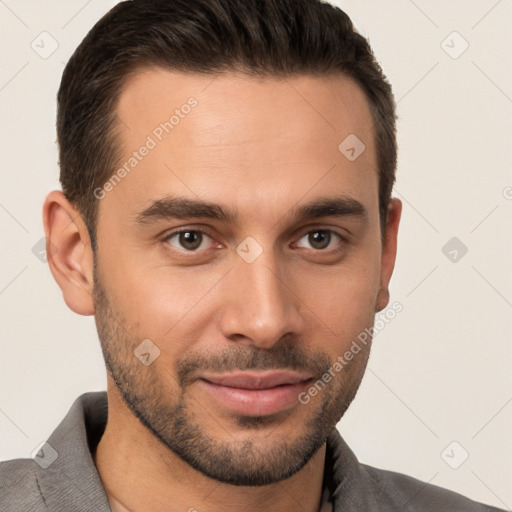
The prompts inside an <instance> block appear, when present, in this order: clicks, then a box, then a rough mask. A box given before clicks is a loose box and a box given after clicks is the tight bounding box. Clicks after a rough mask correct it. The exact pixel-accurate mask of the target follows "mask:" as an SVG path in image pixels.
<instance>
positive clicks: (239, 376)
mask: <svg viewBox="0 0 512 512" xmlns="http://www.w3.org/2000/svg"><path fill="white" fill-rule="evenodd" d="M201 378H202V379H204V380H207V381H208V382H211V383H213V384H218V385H220V386H227V387H230V388H243V389H268V388H273V387H275V386H281V385H284V384H297V383H298V382H304V381H306V380H309V379H310V378H311V374H308V373H304V372H297V371H293V370H266V371H263V372H262V371H259V372H258V371H249V370H244V371H235V372H229V373H211V374H203V375H201Z"/></svg>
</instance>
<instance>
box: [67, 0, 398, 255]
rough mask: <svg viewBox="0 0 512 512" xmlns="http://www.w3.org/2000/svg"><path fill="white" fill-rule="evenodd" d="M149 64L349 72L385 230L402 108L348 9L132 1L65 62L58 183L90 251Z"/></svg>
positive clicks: (308, 0)
mask: <svg viewBox="0 0 512 512" xmlns="http://www.w3.org/2000/svg"><path fill="white" fill-rule="evenodd" d="M150 66H159V67H163V68H165V69H171V70H175V71H182V72H197V73H218V72H222V71H229V70H239V71H243V72H245V73H247V74H250V75H260V76H290V75H293V74H299V73H301V74H304V73H309V74H313V75H317V76H318V75H326V74H332V73H341V74H344V75H346V76H348V77H351V78H352V79H353V80H355V81H356V83H357V84H358V85H359V86H360V87H361V88H362V90H363V91H364V93H365V95H366V98H367V100H368V102H369V106H370V109H371V113H372V117H373V123H374V127H375V137H376V140H375V142H376V147H377V162H378V173H379V209H380V219H381V226H382V230H383V232H384V227H385V222H386V218H387V207H388V204H389V201H390V198H391V190H392V187H393V183H394V181H395V172H396V162H397V148H396V105H395V100H394V97H393V93H392V90H391V86H390V84H389V82H388V81H387V79H386V77H385V76H384V74H383V72H382V69H381V67H380V66H379V64H378V62H377V61H376V59H375V56H374V54H373V52H372V49H371V47H370V45H369V43H368V41H367V40H366V39H365V38H364V37H363V36H361V35H360V34H359V33H357V32H356V30H355V28H354V26H353V24H352V21H351V20H350V18H349V17H348V16H347V14H345V13H344V12H343V11H342V10H341V9H339V8H337V7H335V6H333V5H330V4H328V3H325V2H322V1H320V0H132V1H124V2H120V3H119V4H117V5H116V6H115V7H114V8H112V9H111V10H110V11H109V12H108V13H107V14H105V15H104V16H103V17H102V18H101V19H100V20H99V21H98V22H97V23H96V24H95V25H94V27H93V28H92V29H91V30H90V31H89V33H88V34H87V36H86V37H85V38H84V40H83V41H82V42H81V43H80V45H79V46H78V48H77V49H76V50H75V52H74V54H73V55H72V57H71V58H70V60H69V62H68V63H67V65H66V68H65V69H64V72H63V76H62V81H61V84H60V88H59V92H58V106H57V139H58V143H59V151H60V153H59V164H60V181H61V184H62V188H63V192H64V194H65V195H66V197H67V198H68V200H69V201H70V202H71V203H72V204H73V205H74V206H75V207H76V208H77V209H78V211H79V212H80V213H81V215H82V217H83V219H84V222H85V224H86V226H87V228H88V230H89V234H90V235H91V241H92V246H93V249H95V247H96V243H95V232H96V222H97V212H98V199H97V198H96V197H95V196H94V193H93V191H94V190H95V189H96V188H97V187H101V186H102V185H103V184H104V183H105V182H106V181H107V180H108V179H109V178H110V176H111V175H112V174H113V172H114V169H115V167H116V165H117V164H118V162H119V161H120V158H121V156H122V155H121V154H120V151H121V147H120V144H119V141H118V139H117V137H116V134H117V129H118V128H119V124H120V122H119V119H118V118H117V117H116V106H117V100H118V99H119V96H120V91H121V89H122V86H123V84H124V83H125V82H126V79H127V77H128V75H129V74H131V73H133V72H134V71H137V70H139V69H143V68H147V67H150ZM340 142H341V141H340Z"/></svg>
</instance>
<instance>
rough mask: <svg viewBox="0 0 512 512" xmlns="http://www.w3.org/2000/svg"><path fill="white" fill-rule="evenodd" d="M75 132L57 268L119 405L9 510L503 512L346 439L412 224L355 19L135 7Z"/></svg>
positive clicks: (109, 398)
mask: <svg viewBox="0 0 512 512" xmlns="http://www.w3.org/2000/svg"><path fill="white" fill-rule="evenodd" d="M57 128H58V140H59V146H60V167H61V183H62V187H63V192H60V191H53V192H51V193H50V194H49V195H48V197H47V199H46V202H45V206H44V224H45V231H46V237H47V252H48V261H49V264H50V268H51V271H52V274H53V276H54V277H55V279H56V281H57V283H58V285H59V286H60V288H61V289H62V293H63V296H64V300H65V302H66V304H67V305H68V306H69V307H70V308H71V309H72V310H73V311H74V312H76V313H78V314H81V315H94V316H95V320H96V324H97V329H98V335H99V339H100V342H101V347H102V351H103V355H104V358H105V363H106V367H107V370H108V388H107V393H86V394H84V395H82V396H81V397H79V398H78V399H77V401H76V402H75V403H74V405H73V407H72V408H71V410H70V412H69V413H68V415H67V416H66V418H65V419H64V420H63V422H62V423H61V424H60V425H59V427H58V428H57V429H56V430H55V431H54V433H53V434H52V436H51V437H50V438H49V439H48V442H47V443H45V444H44V445H43V446H42V447H41V450H40V451H39V453H38V454H37V455H36V456H35V457H34V460H32V459H20V460H14V461H7V462H3V463H1V464H0V485H1V492H0V499H1V504H2V510H5V511H14V510H16V511H18V510H31V511H34V510H35V511H38V510H50V511H71V510H72V511H108V510H113V511H115V512H125V511H157V512H158V511H162V512H163V511H189V512H191V511H231V510H247V511H254V512H258V511H266V512H269V511H270V512H273V511H280V512H282V511H285V512H288V511H289V512H292V511H305V512H317V511H319V510H320V511H322V512H325V511H329V510H334V511H349V510H354V511H355V510H357V511H365V510H370V511H372V510H378V511H391V510H405V511H413V510H414V511H427V510H429V511H442V510H446V511H448V510H449V511H457V510H460V511H463V510H464V511H484V510H497V509H494V508H491V507H486V506H484V505H481V504H478V503H475V502H473V501H470V500H469V499H466V498H464V497H463V496H460V495H458V494H455V493H452V492H450V491H447V490H443V489H440V488H438V487H435V486H431V485H427V484H425V483H423V482H420V481H418V480H415V479H412V478H410V477H407V476H405V475H400V474H396V473H391V472H387V471H383V470H379V469H375V468H371V467H368V466H365V465H361V464H359V462H358V461H357V459H356V457H355V456H354V454H353V453H352V452H351V451H350V449H349V448H348V446H347V445H346V444H345V442H344V441H343V439H342V438H341V437H340V435H339V433H338V431H337V430H336V424H337V422H338V421H339V420H340V418H341V417H342V415H343V414H344V412H345V411H346V409H347V408H348V406H349V404H350V403H351V401H352V400H353V398H354V396H355V394H356V392H357V389H358V387H359V384H360V382H361V379H362V377H363V373H364V370H365V367H366V363H367V360H368V356H369V352H370V346H371V337H369V336H366V337H361V333H367V332H371V328H372V326H373V322H374V316H375V313H376V312H379V311H382V310H383V309H384V308H386V307H387V306H388V304H389V291H388V284H389V281H390V278H391V275H392V271H393V267H394V262H395V255H396V244H397V233H398V226H399V221H400V215H401V203H400V201H399V200H398V199H396V198H392V197H391V189H392V186H393V182H394V180H395V168H396V139H395V104H394V100H393V95H392V92H391V87H390V85H389V83H388V82H387V81H386V79H385V77H384V75H383V74H382V71H381V69H380V67H379V66H378V64H377V62H376V61H375V59H374V57H373V55H372V52H371V49H370V47H369V46H368V43H367V41H366V40H365V39H364V38H363V37H361V36H360V35H359V34H357V33H356V32H355V31H354V29H353V27H352V24H351V21H350V19H349V18H348V17H347V15H346V14H345V13H343V12H342V11H341V10H339V9H336V8H334V7H332V6H330V5H328V4H322V3H320V2H319V1H317V0H279V1H271V0H265V1H262V0H260V1H257V2H256V1H254V2H252V1H247V0H246V1H243V0H187V1H184V0H153V1H149V0H134V1H131V2H122V3H120V4H118V5H117V6H116V7H114V8H113V9H112V10H111V11H110V12H109V13H107V15H105V16H104V17H103V18H102V19H101V20H100V21H99V22H98V23H97V24H96V25H95V26H94V28H93V29H92V30H91V32H90V33H89V34H88V35H87V37H86V38H85V39H84V41H83V42H82V43H81V44H80V46H79V47H78V49H77V50H76V52H75V54H74V55H73V56H72V58H71V59H70V61H69V63H68V65H67V66H66V69H65V71H64V74H63V78H62V83H61V87H60V90H59V95H58V119H57ZM355 340H359V344H357V343H356V341H355ZM361 340H364V342H362V341H361ZM355 343H356V344H355ZM354 344H355V345H354ZM356 347H357V348H356ZM350 354H352V355H350Z"/></svg>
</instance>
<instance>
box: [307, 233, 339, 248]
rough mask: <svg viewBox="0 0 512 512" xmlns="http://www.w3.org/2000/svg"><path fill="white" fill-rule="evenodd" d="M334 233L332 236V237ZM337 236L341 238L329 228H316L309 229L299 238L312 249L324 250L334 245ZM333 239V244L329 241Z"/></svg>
mask: <svg viewBox="0 0 512 512" xmlns="http://www.w3.org/2000/svg"><path fill="white" fill-rule="evenodd" d="M333 235H334V237H333ZM335 237H337V238H338V239H339V240H341V236H340V235H338V234H337V233H335V232H334V231H331V230H329V229H317V230H316V231H310V232H309V233H307V234H306V235H304V236H303V237H302V238H301V240H306V241H307V243H308V244H309V245H310V247H311V248H312V249H316V250H324V249H328V248H331V247H334V245H336V244H335V242H336V239H335ZM333 241H334V244H331V242H333Z"/></svg>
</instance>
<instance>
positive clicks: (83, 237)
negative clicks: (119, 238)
mask: <svg viewBox="0 0 512 512" xmlns="http://www.w3.org/2000/svg"><path fill="white" fill-rule="evenodd" d="M43 222H44V231H45V235H46V254H47V260H48V264H49V265H50V270H51V272H52V274H53V277H54V278H55V281H57V284H58V285H59V287H60V289H61V290H62V295H63V297H64V301H65V302H66V304H67V305H68V307H69V308H70V309H71V310H73V311H74V312H75V313H78V314H79V315H93V314H94V299H93V296H92V291H93V284H94V281H93V253H92V249H91V242H90V239H89V233H88V231H87V227H86V226H85V223H84V222H83V220H82V217H81V215H80V213H79V212H78V211H77V210H76V209H75V208H74V207H73V206H72V205H71V203H70V202H69V201H68V200H67V199H66V197H65V196H64V194H63V193H62V192H61V191H60V190H54V191H52V192H50V193H49V194H48V196H47V197H46V200H45V202H44V206H43Z"/></svg>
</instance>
